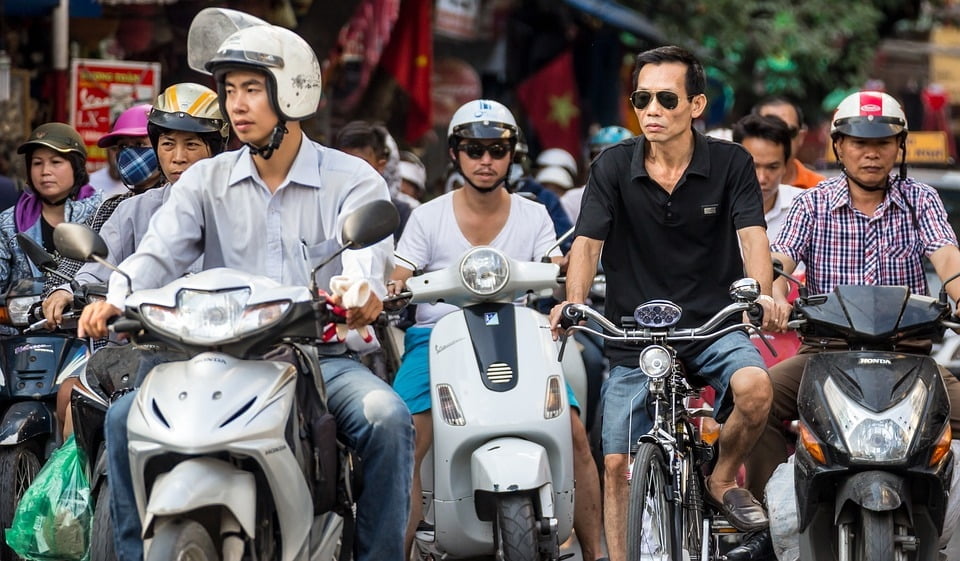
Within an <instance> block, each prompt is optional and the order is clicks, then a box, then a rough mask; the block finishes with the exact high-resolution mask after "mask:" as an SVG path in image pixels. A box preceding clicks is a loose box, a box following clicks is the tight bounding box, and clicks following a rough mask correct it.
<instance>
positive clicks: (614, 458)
mask: <svg viewBox="0 0 960 561" xmlns="http://www.w3.org/2000/svg"><path fill="white" fill-rule="evenodd" d="M628 461H629V456H627V455H626V454H607V455H606V456H604V457H603V471H604V474H605V476H606V477H607V478H617V477H619V478H622V477H623V474H625V473H627V462H628Z"/></svg>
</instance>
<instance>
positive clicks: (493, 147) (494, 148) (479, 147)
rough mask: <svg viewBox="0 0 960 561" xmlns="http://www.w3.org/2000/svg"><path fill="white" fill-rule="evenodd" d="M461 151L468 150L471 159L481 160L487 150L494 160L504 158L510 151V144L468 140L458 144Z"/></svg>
mask: <svg viewBox="0 0 960 561" xmlns="http://www.w3.org/2000/svg"><path fill="white" fill-rule="evenodd" d="M457 150H458V151H460V152H466V154H467V156H468V157H469V158H470V159H471V160H479V159H480V158H482V157H483V153H484V152H487V153H489V154H490V157H491V158H493V159H494V160H502V159H503V158H505V157H506V156H507V154H509V153H510V145H509V144H504V143H499V142H498V143H496V144H480V143H479V142H468V143H466V144H460V145H458V146H457Z"/></svg>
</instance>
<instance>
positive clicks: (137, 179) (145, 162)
mask: <svg viewBox="0 0 960 561" xmlns="http://www.w3.org/2000/svg"><path fill="white" fill-rule="evenodd" d="M157 165H158V164H157V153H156V152H154V151H153V148H151V147H149V146H128V147H125V148H121V149H120V152H119V153H118V154H117V170H118V171H119V172H120V179H121V181H123V182H124V184H126V185H128V186H130V187H135V186H137V185H139V184H141V183H143V182H144V181H146V180H147V179H148V178H149V177H150V176H151V175H153V172H155V171H157Z"/></svg>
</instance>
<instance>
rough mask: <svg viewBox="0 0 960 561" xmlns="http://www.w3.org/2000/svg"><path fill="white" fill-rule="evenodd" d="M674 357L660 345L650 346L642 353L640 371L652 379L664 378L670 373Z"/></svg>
mask: <svg viewBox="0 0 960 561" xmlns="http://www.w3.org/2000/svg"><path fill="white" fill-rule="evenodd" d="M672 365H673V357H672V356H671V355H670V351H668V350H667V349H665V348H663V347H661V346H660V345H650V346H649V347H646V348H645V349H643V350H642V351H640V370H642V371H643V373H644V374H646V375H647V376H649V377H651V378H663V377H664V376H666V375H667V374H669V373H670V367H671V366H672Z"/></svg>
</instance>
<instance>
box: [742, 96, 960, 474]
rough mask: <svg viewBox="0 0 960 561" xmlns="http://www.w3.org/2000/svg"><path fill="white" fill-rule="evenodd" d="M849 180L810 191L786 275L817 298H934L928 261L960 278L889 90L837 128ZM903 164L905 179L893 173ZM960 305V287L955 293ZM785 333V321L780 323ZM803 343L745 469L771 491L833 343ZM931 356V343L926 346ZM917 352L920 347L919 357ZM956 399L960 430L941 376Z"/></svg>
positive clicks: (941, 216)
mask: <svg viewBox="0 0 960 561" xmlns="http://www.w3.org/2000/svg"><path fill="white" fill-rule="evenodd" d="M831 136H832V138H833V149H834V152H835V153H836V155H837V161H838V162H840V170H841V172H842V173H841V174H840V176H838V177H835V178H832V179H828V180H826V181H823V182H821V183H820V184H819V185H818V186H817V187H816V188H814V189H809V190H807V191H804V192H803V193H801V194H800V195H799V196H797V198H796V199H794V203H793V206H792V207H791V209H790V213H789V215H788V216H787V221H786V223H785V224H784V226H783V229H782V230H781V231H780V234H779V235H778V236H777V238H776V240H775V241H774V242H773V243H772V244H771V246H770V249H771V253H772V254H773V257H774V258H775V259H779V260H780V261H781V262H782V263H783V269H784V271H786V272H787V273H791V272H793V270H794V269H795V268H796V266H797V263H798V262H801V261H802V262H803V263H805V264H806V275H807V277H806V284H807V287H808V289H809V290H810V293H811V294H825V293H829V292H832V291H833V289H834V288H835V287H836V286H838V285H844V284H845V285H898V286H907V287H909V288H910V290H911V291H912V292H913V293H915V294H927V293H928V288H927V281H926V277H925V275H924V271H923V261H922V259H923V257H927V258H928V259H929V260H930V262H931V263H932V264H933V266H934V268H935V269H936V272H937V275H938V276H939V277H940V279H941V280H946V279H948V278H949V277H950V276H952V275H954V274H956V273H958V272H960V250H958V248H957V237H956V234H955V233H954V232H953V229H952V228H951V226H950V223H949V222H948V221H947V212H946V210H945V209H944V206H943V202H942V201H941V200H940V196H939V195H938V194H937V192H936V190H934V189H933V188H932V187H929V186H928V185H924V184H923V183H920V182H918V181H916V180H914V179H911V178H909V177H907V176H906V163H905V155H904V152H905V145H906V137H907V122H906V117H905V115H904V113H903V109H902V108H901V107H900V104H899V103H898V102H897V101H896V100H895V99H894V98H893V97H891V96H889V95H888V94H885V93H881V92H871V91H864V92H858V93H855V94H852V95H850V96H848V97H847V98H846V99H844V101H843V102H842V103H841V104H840V105H839V106H838V108H837V112H836V114H835V115H834V119H833V124H832V127H831ZM898 156H899V158H900V169H899V172H898V173H897V175H890V174H891V172H892V171H893V168H894V166H895V165H896V164H897V159H898ZM788 288H789V287H788V286H787V282H786V280H785V279H782V278H781V279H778V280H777V281H776V282H775V283H774V288H773V295H774V299H775V300H776V301H777V304H778V306H780V307H781V308H783V309H786V308H788V307H789V304H787V301H786V295H787V291H788ZM946 288H947V292H948V294H949V295H950V297H951V298H952V299H953V300H954V301H957V300H958V299H960V282H953V283H950V284H948V285H947V286H946ZM779 327H780V330H781V331H783V330H785V329H786V321H785V320H784V321H782V322H780V326H779ZM813 343H814V342H811V344H806V343H805V344H804V345H802V346H801V347H800V349H799V350H798V354H797V356H794V357H792V358H790V359H787V360H785V361H783V362H781V363H779V364H777V365H775V366H774V367H772V368H771V369H770V378H771V379H772V381H773V392H774V395H773V406H772V408H771V411H770V417H771V419H772V421H771V423H769V424H768V426H767V430H766V431H765V432H764V434H763V436H762V437H761V439H760V441H759V442H758V443H757V446H756V448H754V451H753V454H752V455H751V457H750V458H749V460H748V462H747V463H746V468H747V484H748V487H749V488H750V489H751V490H752V491H753V492H754V493H761V492H763V490H764V486H765V485H766V482H767V480H768V479H769V478H770V476H771V475H772V473H773V471H774V469H775V468H776V466H777V465H778V464H780V463H782V462H784V461H786V459H787V448H786V445H787V442H786V439H785V438H784V435H783V432H782V427H781V426H780V420H792V419H796V418H797V415H798V413H797V392H798V389H799V387H800V379H801V377H802V375H803V369H804V365H805V364H806V361H807V359H809V358H810V357H811V356H812V354H811V353H816V352H820V351H822V350H825V349H828V348H829V345H821V344H813ZM917 347H918V348H919V349H920V350H923V351H924V352H929V343H926V344H920V345H918V346H917ZM913 350H914V351H916V350H917V349H916V348H915V349H913ZM941 374H943V380H944V383H945V384H946V387H947V392H948V394H949V395H950V401H951V403H952V407H951V414H950V418H951V428H952V429H953V431H954V434H960V433H957V431H958V430H960V409H958V406H960V382H958V381H957V379H956V378H955V377H954V376H953V375H951V374H950V373H949V372H947V371H945V370H944V369H943V368H941Z"/></svg>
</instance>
